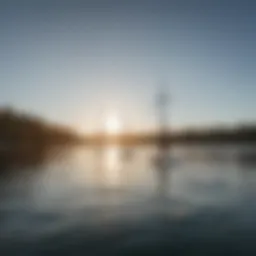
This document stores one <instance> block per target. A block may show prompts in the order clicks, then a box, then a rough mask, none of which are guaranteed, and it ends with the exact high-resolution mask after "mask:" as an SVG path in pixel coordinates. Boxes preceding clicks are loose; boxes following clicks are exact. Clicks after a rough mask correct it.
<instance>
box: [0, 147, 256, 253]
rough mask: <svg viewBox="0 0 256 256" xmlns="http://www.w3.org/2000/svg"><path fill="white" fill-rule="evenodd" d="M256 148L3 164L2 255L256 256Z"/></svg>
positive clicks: (116, 152)
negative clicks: (255, 156)
mask: <svg viewBox="0 0 256 256" xmlns="http://www.w3.org/2000/svg"><path fill="white" fill-rule="evenodd" d="M255 150H256V149H255V146H249V145H239V146H235V145H226V146H223V145H221V146H220V145H215V146H212V145H211V146H209V145H208V146H207V145H205V146H202V145H197V146H195V145H194V146H174V147H173V148H171V149H170V152H169V153H168V154H166V152H165V153H163V152H159V151H158V149H157V148H155V147H149V146H140V147H134V148H128V149H127V148H126V149H124V148H122V147H118V146H108V147H105V148H99V147H82V146H79V147H73V148H70V149H61V150H60V149H57V148H55V149H52V150H51V151H50V152H49V155H48V157H47V158H46V159H45V161H42V159H41V158H40V161H38V163H35V162H34V161H33V164H31V165H29V164H27V165H22V166H19V165H18V164H17V165H14V166H13V165H12V170H11V171H10V172H8V168H9V167H8V165H4V166H2V167H1V168H3V169H5V170H4V172H3V173H5V174H3V175H2V176H1V178H0V198H1V203H0V254H1V255H228V254H230V255H256V243H255V241H256V218H255V216H256V200H255V199H256V198H255V196H256V164H255V161H251V160H250V159H252V158H251V157H245V155H246V154H244V152H248V151H249V152H255ZM250 154H251V153H250Z"/></svg>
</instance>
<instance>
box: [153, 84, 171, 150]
mask: <svg viewBox="0 0 256 256" xmlns="http://www.w3.org/2000/svg"><path fill="white" fill-rule="evenodd" d="M169 103H170V97H169V94H168V91H167V88H166V86H162V87H160V89H159V91H158V93H157V97H156V105H157V117H158V133H159V141H158V143H159V146H160V147H162V146H163V147H164V146H166V144H168V141H167V140H166V139H167V135H168V132H169V129H168V128H169V120H168V109H169Z"/></svg>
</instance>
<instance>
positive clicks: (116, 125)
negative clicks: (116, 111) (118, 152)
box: [106, 115, 121, 134]
mask: <svg viewBox="0 0 256 256" xmlns="http://www.w3.org/2000/svg"><path fill="white" fill-rule="evenodd" d="M106 131H107V133H108V134H117V133H119V132H120V131H121V122H120V120H119V119H118V117H117V116H114V115H112V116H109V117H108V118H107V119H106Z"/></svg>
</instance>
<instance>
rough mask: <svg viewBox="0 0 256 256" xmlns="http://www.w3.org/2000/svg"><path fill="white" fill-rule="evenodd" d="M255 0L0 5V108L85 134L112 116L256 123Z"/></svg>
mask: <svg viewBox="0 0 256 256" xmlns="http://www.w3.org/2000/svg"><path fill="white" fill-rule="evenodd" d="M255 13H256V3H255V1H247V0H241V1H236V0H234V1H231V0H229V1H227V0H222V1H219V0H214V1H207V0H201V1H199V0H187V1H185V0H176V1H172V0H169V1H163V0H157V1H152V0H147V1H144V0H137V1H133V0H130V1H126V0H119V1H114V0H93V1H92V0H91V1H86V0H84V1H77V0H70V1H66V0H62V1H55V0H52V1H49V0H45V1H43V0H42V1H40V0H36V1H26V0H24V1H1V2H0V33H1V34H0V107H1V106H12V107H14V108H17V109H20V110H23V111H26V112H28V113H32V114H35V115H38V116H41V117H43V118H45V119H47V120H49V121H53V122H57V123H61V124H65V125H69V126H71V127H74V128H75V129H77V130H79V131H82V132H94V131H99V130H101V129H103V126H104V122H105V121H104V120H105V119H107V118H108V117H109V116H117V117H118V119H119V120H120V122H121V123H122V125H123V130H129V131H130V130H132V131H142V130H152V129H155V127H156V124H157V119H156V114H157V111H156V104H155V96H156V93H157V92H158V91H159V88H160V87H165V88H167V90H168V92H169V93H170V95H171V101H170V104H169V105H168V117H169V121H170V126H172V127H174V128H178V129H179V128H186V127H190V126H209V125H212V124H214V125H216V124H234V123H235V124H236V123H240V122H251V121H255V111H254V110H256V100H255V99H256V47H255V45H256V15H255Z"/></svg>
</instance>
